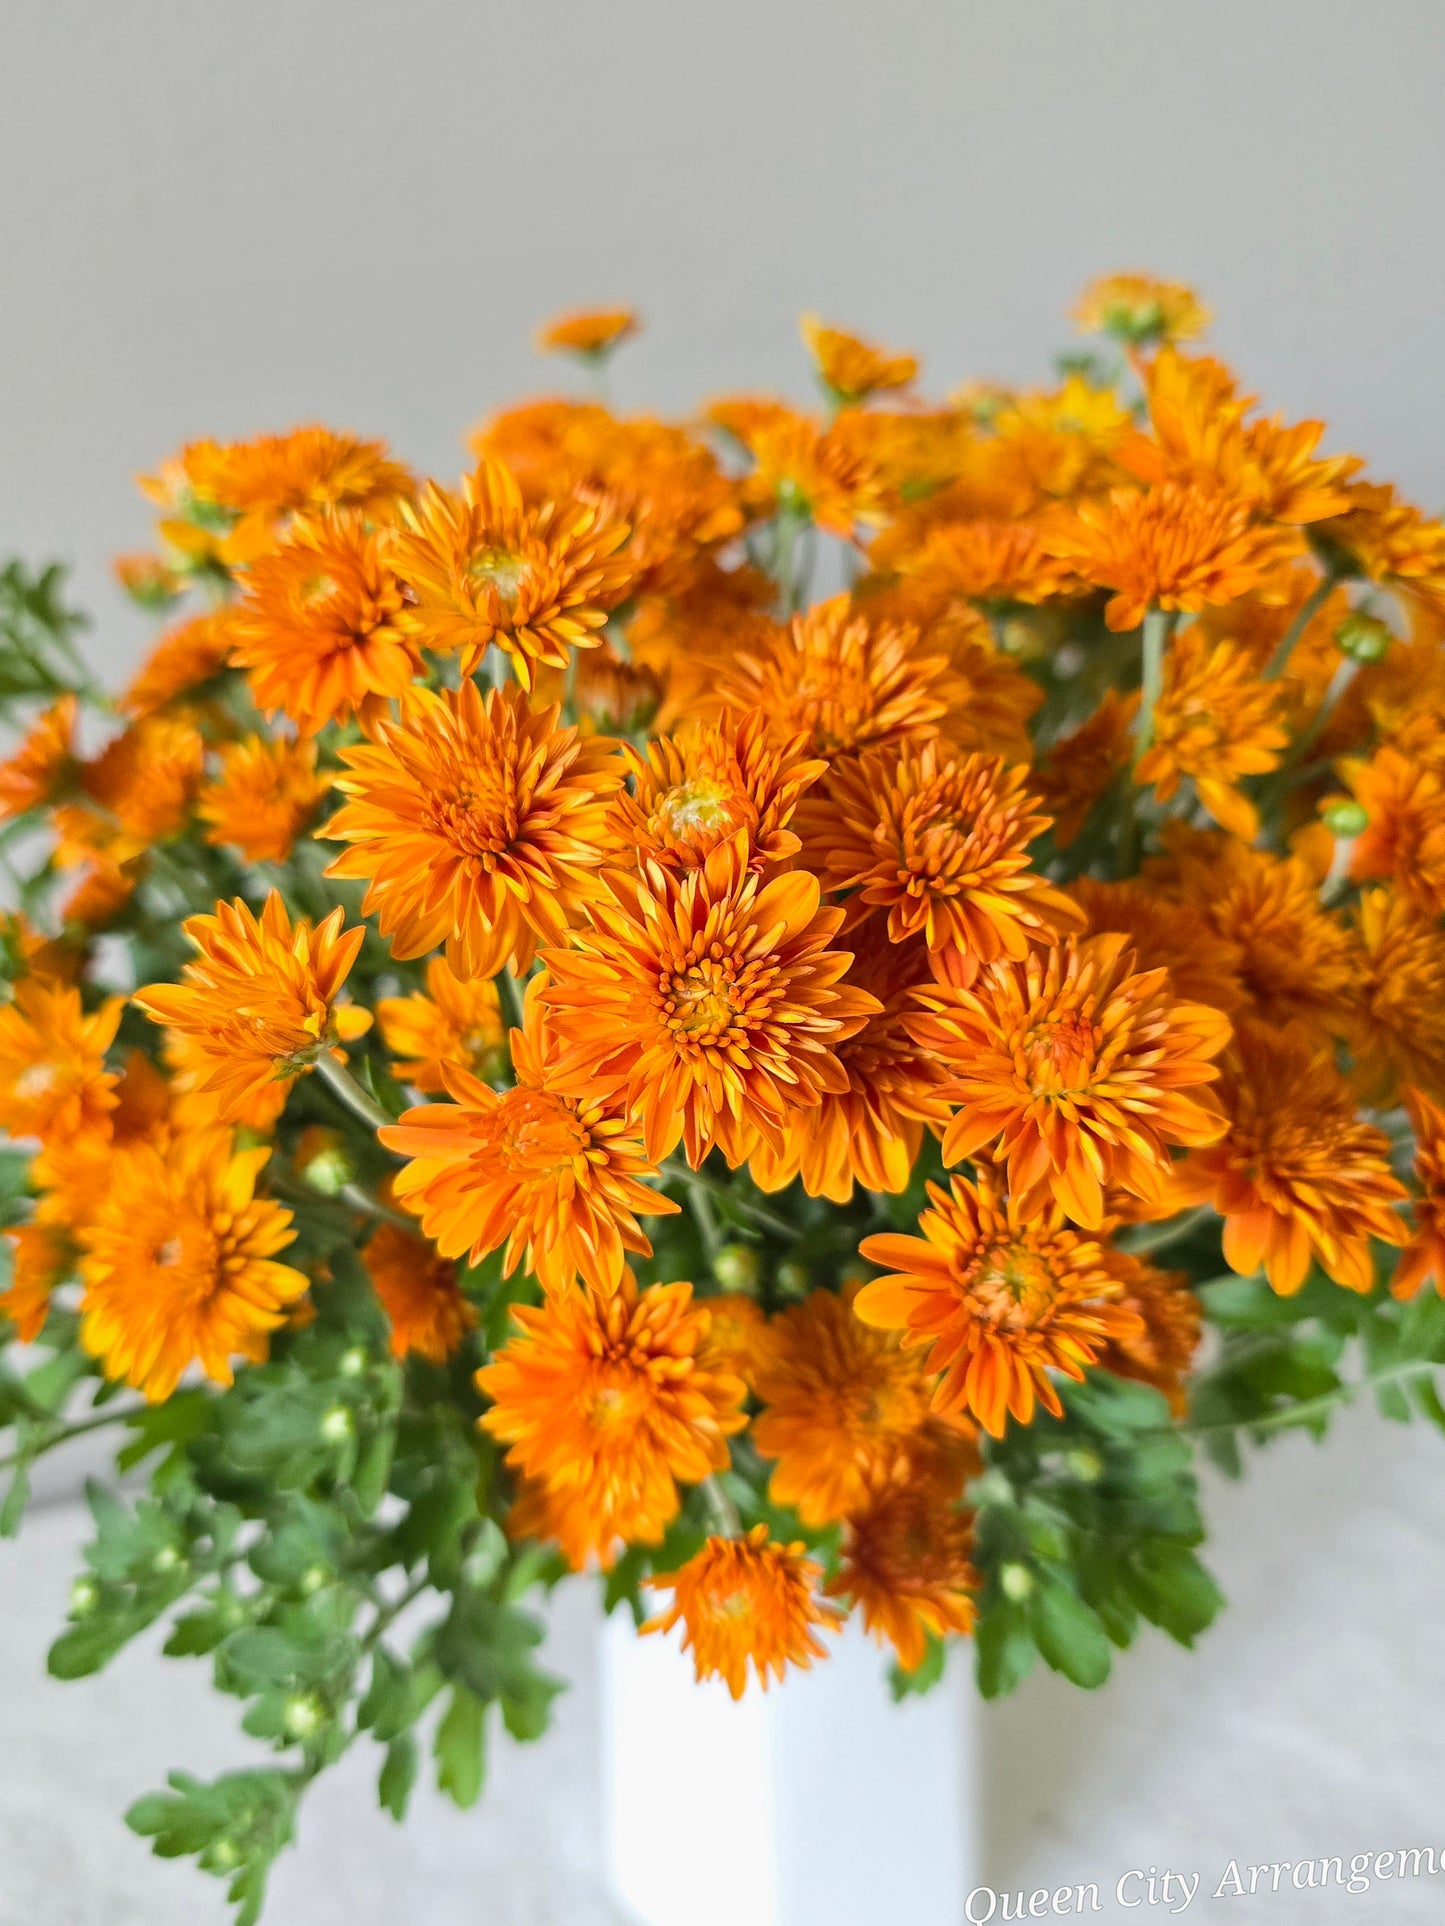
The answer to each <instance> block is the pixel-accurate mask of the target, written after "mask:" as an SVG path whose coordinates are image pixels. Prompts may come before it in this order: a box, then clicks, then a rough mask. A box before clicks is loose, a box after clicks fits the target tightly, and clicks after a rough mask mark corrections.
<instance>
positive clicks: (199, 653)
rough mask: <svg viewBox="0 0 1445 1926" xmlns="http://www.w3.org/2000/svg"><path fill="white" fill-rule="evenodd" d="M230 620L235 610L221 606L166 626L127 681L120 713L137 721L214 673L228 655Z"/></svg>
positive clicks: (231, 635) (231, 638) (232, 630)
mask: <svg viewBox="0 0 1445 1926" xmlns="http://www.w3.org/2000/svg"><path fill="white" fill-rule="evenodd" d="M234 624H235V611H234V609H233V608H226V609H216V610H212V611H211V612H210V613H208V614H206V615H193V616H192V617H191V618H190V620H189V621H187V622H181V623H179V624H178V625H177V627H175V628H173V629H168V630H167V631H166V633H165V634H164V635H163V636H162V637H161V639H160V641H159V642H157V643H156V645H155V647H154V648H153V649H152V650H151V652H150V654H149V655H148V656H147V657H146V659H145V661H144V662H142V664H141V666H140V668H139V669H138V670H137V671H136V673H135V674H134V675H133V676H132V677H131V679H130V681H129V682H128V683H127V684H126V687H125V691H124V693H123V694H122V695H121V696H120V698H119V700H118V702H117V705H116V706H117V707H118V708H119V710H120V712H121V714H122V715H126V716H129V717H130V718H131V720H132V721H133V722H142V721H144V719H145V718H146V717H147V716H153V715H158V714H159V713H160V711H161V710H162V709H166V708H169V707H170V705H171V703H173V702H174V701H175V700H176V698H177V697H178V696H188V695H190V694H191V692H192V690H194V689H198V688H199V687H200V686H201V684H202V683H204V682H209V681H210V680H211V678H212V677H213V676H218V675H219V674H220V673H221V671H222V670H223V669H224V668H225V667H226V666H227V664H228V663H229V662H230V659H231V648H232V645H233V643H234V642H235V639H236V635H235V627H234Z"/></svg>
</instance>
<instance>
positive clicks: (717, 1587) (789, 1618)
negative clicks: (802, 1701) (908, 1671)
mask: <svg viewBox="0 0 1445 1926" xmlns="http://www.w3.org/2000/svg"><path fill="white" fill-rule="evenodd" d="M821 1576H822V1568H821V1567H820V1566H819V1565H818V1564H817V1563H816V1562H815V1561H814V1560H813V1559H811V1558H809V1557H808V1556H807V1555H806V1552H805V1549H804V1547H803V1546H802V1545H801V1544H796V1545H778V1544H770V1543H769V1541H768V1528H767V1526H766V1525H754V1526H753V1528H752V1530H751V1531H750V1532H749V1533H748V1534H747V1536H746V1537H745V1538H709V1539H708V1541H707V1543H706V1544H705V1545H704V1546H703V1548H702V1550H701V1551H700V1552H697V1553H695V1554H694V1555H693V1556H692V1557H691V1558H690V1559H689V1560H688V1561H687V1563H686V1564H685V1565H683V1566H682V1567H681V1568H680V1569H679V1570H678V1571H675V1572H668V1573H666V1574H660V1575H659V1576H658V1577H656V1578H652V1579H649V1580H648V1583H649V1585H650V1586H651V1587H652V1588H653V1590H654V1591H668V1592H671V1593H672V1602H671V1604H670V1605H669V1606H668V1608H667V1610H666V1611H665V1612H661V1613H659V1614H658V1616H657V1617H656V1618H650V1619H649V1620H648V1621H647V1623H646V1624H645V1625H644V1626H643V1628H642V1629H643V1631H644V1632H670V1631H671V1630H672V1628H673V1627H674V1626H675V1625H681V1626H682V1628H683V1635H682V1649H683V1650H684V1651H685V1652H689V1651H690V1652H691V1653H692V1663H693V1669H694V1671H695V1672H696V1673H697V1677H698V1679H699V1681H701V1680H703V1679H723V1680H724V1681H725V1682H726V1684H727V1688H728V1690H729V1692H731V1693H732V1695H733V1697H734V1698H735V1699H740V1698H741V1697H742V1695H743V1693H744V1691H745V1690H746V1688H747V1683H748V1667H749V1665H751V1666H752V1669H753V1675H754V1676H755V1677H756V1679H757V1681H758V1683H759V1685H761V1686H762V1688H763V1689H764V1691H766V1690H767V1688H768V1686H769V1685H770V1684H771V1682H772V1681H773V1679H778V1680H781V1679H782V1678H784V1677H785V1675H786V1673H787V1670H788V1667H789V1666H790V1665H800V1666H802V1667H804V1668H805V1669H811V1667H812V1664H813V1660H814V1659H819V1658H826V1657H827V1656H828V1648H827V1646H826V1645H824V1644H823V1643H822V1641H821V1640H820V1639H819V1638H818V1636H817V1632H818V1630H820V1629H821V1630H824V1631H834V1630H836V1629H837V1627H838V1625H839V1624H840V1623H841V1621H842V1618H843V1614H842V1612H841V1611H840V1610H839V1609H838V1607H837V1606H836V1605H830V1604H828V1603H827V1601H826V1600H824V1599H821V1598H820V1597H819V1596H818V1591H817V1585H818V1580H819V1579H820V1578H821Z"/></svg>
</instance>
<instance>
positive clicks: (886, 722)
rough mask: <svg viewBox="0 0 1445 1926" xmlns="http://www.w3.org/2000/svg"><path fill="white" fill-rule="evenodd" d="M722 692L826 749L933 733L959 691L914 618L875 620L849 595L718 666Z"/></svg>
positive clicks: (840, 750) (822, 752)
mask: <svg viewBox="0 0 1445 1926" xmlns="http://www.w3.org/2000/svg"><path fill="white" fill-rule="evenodd" d="M717 693H718V695H719V697H720V698H721V699H722V700H723V701H725V702H730V703H734V704H735V705H736V706H737V707H738V708H740V709H753V708H757V709H761V710H762V711H763V713H764V714H765V715H768V716H770V717H771V718H772V720H773V722H774V724H775V726H776V727H778V728H779V729H782V730H785V731H787V732H789V733H791V732H792V731H794V730H801V731H802V732H803V733H804V734H805V735H806V736H807V738H808V746H809V747H810V748H811V750H812V751H813V753H814V754H815V755H819V756H823V757H826V758H829V759H831V758H833V757H835V756H839V755H844V754H848V753H851V752H854V751H857V750H861V749H869V748H878V747H881V746H883V745H884V744H888V743H898V742H903V741H905V740H906V739H907V738H909V737H912V736H916V737H919V738H927V737H929V736H933V735H936V734H937V733H938V725H939V722H940V721H941V720H942V718H943V717H944V716H946V715H947V714H948V712H949V710H950V709H951V708H953V707H954V705H955V702H956V701H957V700H958V698H959V697H960V696H961V695H962V693H963V691H962V690H961V689H960V688H959V687H958V686H957V682H956V678H955V677H954V675H953V672H952V669H951V667H950V664H949V661H948V657H947V656H946V655H944V654H935V653H933V652H931V651H928V652H924V651H923V650H922V649H921V647H920V643H919V638H918V631H917V630H916V629H915V628H913V627H912V625H911V624H899V623H892V622H874V621H872V620H870V618H869V617H868V616H867V615H866V614H861V613H859V611H858V610H857V609H856V608H855V607H854V605H853V603H852V601H851V599H850V598H849V597H848V596H846V595H836V596H834V597H833V599H832V600H831V601H828V602H820V603H818V604H817V606H816V607H814V608H811V609H809V610H808V612H807V614H806V615H799V616H795V617H794V619H793V621H792V623H791V625H790V626H789V627H788V628H787V629H780V630H778V631H776V632H775V633H774V635H773V636H772V637H770V638H769V639H768V641H767V643H766V644H765V645H764V646H762V647H759V648H755V649H752V650H750V651H748V652H747V653H745V654H743V655H741V656H740V657H738V658H737V659H736V660H735V661H734V662H733V663H732V664H731V665H730V666H729V667H728V668H726V669H725V670H724V672H723V675H722V678H721V682H720V685H719V688H718V692H717Z"/></svg>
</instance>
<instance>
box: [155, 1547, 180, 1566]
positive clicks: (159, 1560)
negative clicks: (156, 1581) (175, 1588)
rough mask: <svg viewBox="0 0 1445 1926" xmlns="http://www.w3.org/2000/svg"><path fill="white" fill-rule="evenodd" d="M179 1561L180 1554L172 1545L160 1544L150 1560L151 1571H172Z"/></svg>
mask: <svg viewBox="0 0 1445 1926" xmlns="http://www.w3.org/2000/svg"><path fill="white" fill-rule="evenodd" d="M180 1562H181V1555H180V1553H179V1552H178V1551H177V1550H176V1548H175V1546H174V1545H162V1546H161V1548H160V1550H159V1551H158V1552H157V1553H156V1555H155V1557H154V1558H153V1559H152V1560H151V1569H152V1571H157V1572H173V1571H174V1570H175V1568H176V1566H177V1565H179V1564H180Z"/></svg>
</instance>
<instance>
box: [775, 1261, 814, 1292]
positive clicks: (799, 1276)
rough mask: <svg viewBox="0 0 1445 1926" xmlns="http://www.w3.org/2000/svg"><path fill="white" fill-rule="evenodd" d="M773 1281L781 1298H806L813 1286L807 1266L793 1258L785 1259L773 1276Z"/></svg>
mask: <svg viewBox="0 0 1445 1926" xmlns="http://www.w3.org/2000/svg"><path fill="white" fill-rule="evenodd" d="M773 1281H774V1283H775V1284H776V1285H777V1288H778V1295H779V1296H780V1297H806V1296H807V1295H808V1292H809V1291H810V1290H811V1289H812V1284H813V1280H812V1278H811V1277H810V1276H809V1274H808V1267H807V1265H806V1264H800V1263H798V1261H797V1259H796V1258H793V1257H785V1258H784V1259H783V1261H782V1263H781V1264H779V1266H778V1268H777V1270H776V1271H775V1272H774V1274H773Z"/></svg>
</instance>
